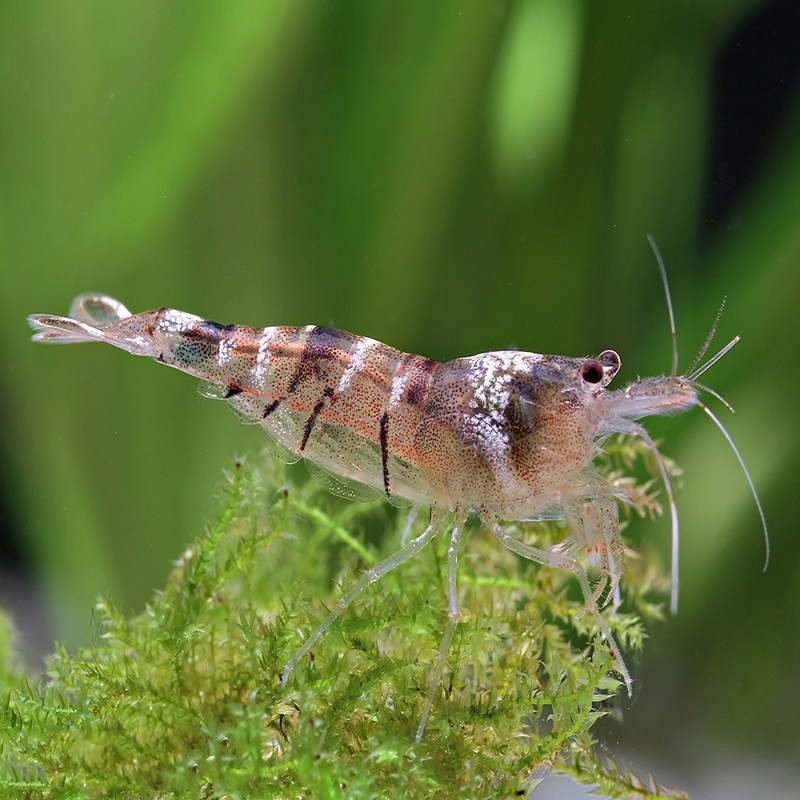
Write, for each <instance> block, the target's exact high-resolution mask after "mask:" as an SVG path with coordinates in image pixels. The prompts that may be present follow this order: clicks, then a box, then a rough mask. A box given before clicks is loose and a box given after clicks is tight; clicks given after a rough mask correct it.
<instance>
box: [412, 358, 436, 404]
mask: <svg viewBox="0 0 800 800" xmlns="http://www.w3.org/2000/svg"><path fill="white" fill-rule="evenodd" d="M438 366H439V362H438V361H434V360H433V359H430V358H422V357H419V356H415V359H414V361H413V362H412V364H411V369H410V372H411V376H410V378H409V380H408V389H406V402H407V403H408V404H409V405H410V406H418V405H419V404H420V403H421V402H422V400H423V399H424V397H425V391H426V390H427V388H428V384H429V383H430V380H431V376H432V375H433V372H434V370H435V369H436V367H438Z"/></svg>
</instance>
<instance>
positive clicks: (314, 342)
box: [288, 325, 358, 394]
mask: <svg viewBox="0 0 800 800" xmlns="http://www.w3.org/2000/svg"><path fill="white" fill-rule="evenodd" d="M356 339H358V337H357V336H356V335H355V334H353V333H347V331H340V330H337V329H336V328H327V327H325V326H324V325H317V326H316V327H314V328H312V329H311V330H310V331H309V332H308V333H307V334H306V341H305V344H304V346H303V350H302V352H301V353H300V358H299V359H298V362H297V368H296V369H295V371H294V375H293V376H292V379H291V381H290V382H289V390H288V391H289V394H292V393H293V392H294V391H295V390H296V389H297V387H298V386H300V384H301V383H305V382H306V381H308V380H310V379H311V378H313V377H321V376H322V375H323V370H322V367H321V364H320V362H321V361H322V360H323V359H325V360H327V359H336V358H337V357H338V356H339V354H341V353H342V352H344V353H347V352H348V351H349V350H350V347H351V346H352V344H353V342H354V341H355V340H356Z"/></svg>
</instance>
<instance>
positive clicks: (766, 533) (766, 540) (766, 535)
mask: <svg viewBox="0 0 800 800" xmlns="http://www.w3.org/2000/svg"><path fill="white" fill-rule="evenodd" d="M698 405H699V406H700V408H702V409H703V411H705V412H706V414H708V416H709V417H711V421H712V422H713V423H714V424H715V425H716V426H717V427H718V428H719V429H720V431H722V435H723V436H724V437H725V438H726V439H727V441H728V444H729V445H730V446H731V449H732V450H733V453H734V455H735V456H736V458H737V460H738V461H739V466H740V467H741V468H742V471H743V472H744V477H745V478H746V479H747V485H748V486H749V487H750V491H751V493H752V495H753V499H754V500H755V501H756V508H757V509H758V515H759V516H760V517H761V527H762V528H763V529H764V544H765V546H766V551H767V552H766V555H765V557H764V572H766V571H767V567H768V566H769V530H767V518H766V517H765V516H764V509H763V508H762V507H761V501H760V500H759V499H758V492H756V487H755V484H754V483H753V479H752V478H751V477H750V472H749V470H748V469H747V467H746V466H745V463H744V459H743V458H742V456H741V454H740V453H739V450H738V449H737V448H736V445H735V444H734V443H733V439H731V435H730V434H729V433H728V431H727V430H725V426H724V425H723V424H722V423H721V422H720V421H719V420H718V419H717V417H716V416H715V415H714V412H713V411H712V410H711V409H710V408H708V406H706V405H705V404H704V403H700V402H698Z"/></svg>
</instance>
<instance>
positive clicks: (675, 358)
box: [647, 233, 678, 378]
mask: <svg viewBox="0 0 800 800" xmlns="http://www.w3.org/2000/svg"><path fill="white" fill-rule="evenodd" d="M647 241H648V242H650V247H652V248H653V252H654V253H655V256H656V261H658V268H659V270H660V271H661V280H662V281H663V283H664V294H665V295H666V297H667V310H668V311H669V332H670V333H671V334H672V372H670V375H671V377H673V378H674V377H676V376H677V374H678V334H677V333H676V332H675V314H674V313H673V311H672V297H671V296H670V293H669V282H668V281H667V270H666V268H665V267H664V260H663V259H662V258H661V253H660V252H659V249H658V246H657V245H656V240H655V239H654V238H653V237H652V236H651V235H650V234H649V233H648V234H647Z"/></svg>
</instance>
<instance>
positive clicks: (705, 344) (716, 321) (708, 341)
mask: <svg viewBox="0 0 800 800" xmlns="http://www.w3.org/2000/svg"><path fill="white" fill-rule="evenodd" d="M727 300H728V298H727V297H723V298H722V303H721V304H720V307H719V311H717V316H716V317H714V322H713V324H712V325H711V330H710V331H709V332H708V336H706V340H705V341H704V342H703V346H702V347H701V348H700V350H699V351H698V353H697V355H696V356H695V357H694V358H693V359H692V363H691V364H689V366H688V367H687V368H686V374H687V375H691V373H692V370H693V369H694V368H695V367H696V366H697V365H698V364H699V363H700V359H701V358H702V357H703V356H704V355H705V354H706V350H708V347H709V345H710V344H711V340H712V339H713V338H714V334H715V333H716V332H717V325H718V324H719V318H720V317H721V316H722V312H723V310H724V309H725V303H726V302H727ZM736 341H737V342H738V341H739V337H738V336H737V337H736ZM732 346H733V345H728V347H727V348H725V350H724V351H723V352H722V353H721V354H719V355H717V357H716V359H712V360H711V361H710V362H709V363H708V364H706V366H705V367H703V369H702V370H698V372H697V373H696V374H697V375H700V374H702V373H703V372H705V371H706V370H707V369H708V368H709V367H710V366H711V365H712V364H714V363H716V360H717V359H720V358H722V356H723V355H725V353H727V352H728V349H730V348H731V347H732Z"/></svg>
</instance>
